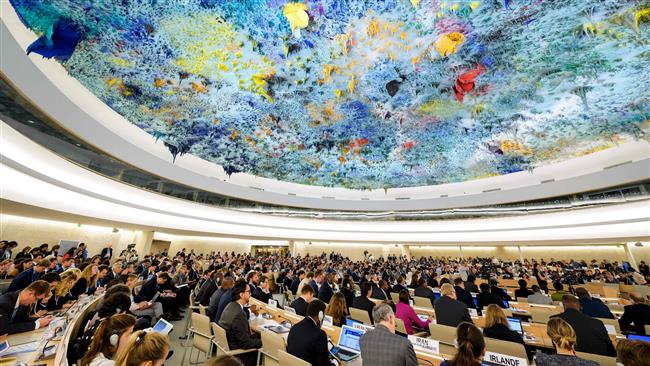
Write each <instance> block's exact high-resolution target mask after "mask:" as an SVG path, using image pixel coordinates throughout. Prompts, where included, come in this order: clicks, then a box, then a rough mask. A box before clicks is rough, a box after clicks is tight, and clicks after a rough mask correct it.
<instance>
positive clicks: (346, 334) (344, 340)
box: [339, 325, 365, 352]
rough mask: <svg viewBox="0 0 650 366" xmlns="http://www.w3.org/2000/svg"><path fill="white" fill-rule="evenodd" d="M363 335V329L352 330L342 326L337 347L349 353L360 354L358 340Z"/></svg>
mask: <svg viewBox="0 0 650 366" xmlns="http://www.w3.org/2000/svg"><path fill="white" fill-rule="evenodd" d="M364 333H365V331H364V330H363V329H357V328H352V327H349V326H347V325H344V326H343V327H342V328H341V335H340V336H339V347H341V348H344V349H348V350H351V351H356V352H361V346H360V345H359V339H361V336H362V335H363V334H364Z"/></svg>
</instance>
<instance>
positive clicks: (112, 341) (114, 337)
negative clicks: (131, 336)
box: [108, 334, 120, 347]
mask: <svg viewBox="0 0 650 366" xmlns="http://www.w3.org/2000/svg"><path fill="white" fill-rule="evenodd" d="M119 340H120V336H119V335H117V334H112V335H111V337H110V338H109V339H108V342H109V343H110V344H111V346H113V347H117V342H118V341H119Z"/></svg>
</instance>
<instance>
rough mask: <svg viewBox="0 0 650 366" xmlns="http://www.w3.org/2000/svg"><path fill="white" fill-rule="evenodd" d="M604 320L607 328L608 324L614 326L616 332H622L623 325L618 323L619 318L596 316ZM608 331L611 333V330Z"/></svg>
mask: <svg viewBox="0 0 650 366" xmlns="http://www.w3.org/2000/svg"><path fill="white" fill-rule="evenodd" d="M596 319H598V320H600V321H601V322H603V324H605V327H606V328H609V327H608V326H611V327H614V330H615V331H616V334H621V326H620V325H619V324H618V320H616V319H605V318H596ZM607 333H610V332H609V330H608V331H607Z"/></svg>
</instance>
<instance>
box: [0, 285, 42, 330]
mask: <svg viewBox="0 0 650 366" xmlns="http://www.w3.org/2000/svg"><path fill="white" fill-rule="evenodd" d="M49 294H50V284H49V283H47V282H45V281H35V282H32V283H31V284H30V285H29V286H27V287H26V288H25V289H24V290H22V291H12V292H7V293H5V294H4V295H2V296H0V318H2V322H0V334H7V333H8V334H14V333H22V332H28V331H30V330H35V329H39V328H41V327H45V326H47V325H48V324H50V322H51V321H52V319H53V318H52V317H51V316H48V317H45V318H40V319H39V318H32V317H30V316H29V312H30V306H31V305H33V304H35V303H36V302H37V301H40V300H43V298H45V296H48V295H49Z"/></svg>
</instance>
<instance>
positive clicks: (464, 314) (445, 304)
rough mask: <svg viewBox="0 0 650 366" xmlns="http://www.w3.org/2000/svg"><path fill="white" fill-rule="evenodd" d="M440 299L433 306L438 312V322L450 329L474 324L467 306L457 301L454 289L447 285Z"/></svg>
mask: <svg viewBox="0 0 650 366" xmlns="http://www.w3.org/2000/svg"><path fill="white" fill-rule="evenodd" d="M440 294H441V295H442V296H440V298H439V299H438V300H436V302H435V303H434V304H433V309H434V310H435V312H436V322H437V323H438V324H442V325H448V326H450V327H454V328H455V327H457V326H458V324H460V323H462V322H469V323H472V318H471V317H470V316H469V311H468V310H467V305H465V304H464V303H462V302H460V301H458V300H456V291H454V287H453V286H452V285H451V284H449V283H445V284H444V285H442V287H441V288H440Z"/></svg>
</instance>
